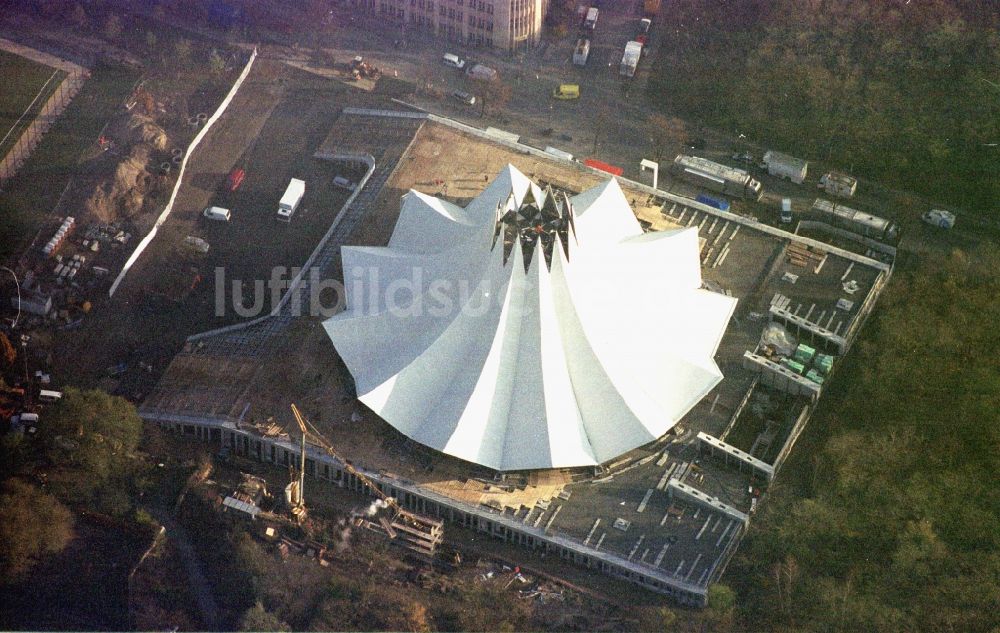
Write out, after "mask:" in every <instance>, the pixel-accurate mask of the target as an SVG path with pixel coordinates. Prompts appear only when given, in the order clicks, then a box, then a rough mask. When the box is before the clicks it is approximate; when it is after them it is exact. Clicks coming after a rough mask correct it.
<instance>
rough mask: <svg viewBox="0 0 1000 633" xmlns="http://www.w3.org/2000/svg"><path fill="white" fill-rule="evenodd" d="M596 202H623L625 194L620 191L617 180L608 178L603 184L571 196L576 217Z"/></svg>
mask: <svg viewBox="0 0 1000 633" xmlns="http://www.w3.org/2000/svg"><path fill="white" fill-rule="evenodd" d="M598 200H600V201H602V202H604V201H611V200H620V201H622V202H625V203H626V204H627V203H628V201H627V200H626V199H625V192H623V191H622V188H621V185H619V184H618V179H616V178H608V179H607V180H605V181H604V182H602V183H600V184H597V185H594V186H593V187H591V188H590V189H587V190H586V191H583V192H580V193H578V194H577V195H575V196H573V198H572V201H573V207H574V208H575V209H576V210H577V215H578V216H582V215H583V214H584V213H586V212H587V209H589V208H590V207H592V206H593V205H594V203H595V202H597V201H598Z"/></svg>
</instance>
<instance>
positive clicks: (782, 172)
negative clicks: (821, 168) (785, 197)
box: [764, 150, 809, 185]
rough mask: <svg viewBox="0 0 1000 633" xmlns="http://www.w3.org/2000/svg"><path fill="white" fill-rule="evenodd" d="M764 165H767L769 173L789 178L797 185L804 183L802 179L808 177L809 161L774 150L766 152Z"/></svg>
mask: <svg viewBox="0 0 1000 633" xmlns="http://www.w3.org/2000/svg"><path fill="white" fill-rule="evenodd" d="M764 165H765V166H766V167H767V173H769V174H771V175H772V176H779V177H781V178H787V179H788V180H791V181H792V182H794V183H795V184H797V185H801V184H802V181H803V180H805V179H806V172H807V171H808V170H809V163H808V161H804V160H802V159H801V158H795V157H794V156H789V155H788V154H782V153H781V152H776V151H774V150H768V151H767V152H765V153H764Z"/></svg>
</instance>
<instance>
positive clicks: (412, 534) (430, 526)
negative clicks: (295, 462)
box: [289, 403, 444, 554]
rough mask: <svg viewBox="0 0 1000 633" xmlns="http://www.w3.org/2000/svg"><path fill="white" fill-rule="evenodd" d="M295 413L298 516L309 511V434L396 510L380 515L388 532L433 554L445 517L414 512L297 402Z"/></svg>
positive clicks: (295, 504) (294, 511)
mask: <svg viewBox="0 0 1000 633" xmlns="http://www.w3.org/2000/svg"><path fill="white" fill-rule="evenodd" d="M292 413H293V414H294V415H295V421H296V422H297V423H298V425H299V431H300V432H301V433H302V463H301V468H300V469H299V478H298V480H297V481H293V482H292V483H290V484H289V488H290V489H292V490H293V491H294V490H295V489H296V488H297V491H298V496H297V497H295V495H294V494H293V495H292V500H291V501H292V502H291V506H292V514H293V515H294V516H296V517H298V516H301V515H302V514H303V513H304V512H305V497H304V496H303V491H304V489H305V488H304V487H305V470H306V438H308V439H309V441H310V442H311V443H313V444H315V445H316V446H318V447H320V448H322V449H323V450H324V451H326V453H327V454H328V455H330V456H331V457H333V458H334V459H336V460H338V461H339V462H340V463H342V464H343V465H344V470H346V471H347V472H348V473H350V474H352V475H354V476H355V477H357V478H358V481H360V482H361V483H363V484H364V485H365V486H366V487H367V488H368V489H369V490H370V491H371V492H372V493H373V494H374V495H375V496H376V497H377V498H378V499H379V500H380V501H381V502H382V504H384V506H385V507H386V508H390V509H391V510H392V512H393V517H392V519H391V520H389V521H386V520H385V519H380V523H381V525H382V527H383V528H384V529H385V532H386V534H388V535H389V538H391V539H397V538H401V540H402V541H405V543H406V545H407V546H408V547H409V548H410V549H413V550H416V551H420V552H423V553H426V554H433V552H434V549H435V548H436V546H437V545H438V544H440V542H441V539H442V538H443V536H444V528H443V525H444V523H443V521H441V520H439V519H434V518H431V517H425V516H421V515H419V514H414V513H413V512H410V511H409V510H407V509H405V508H403V507H402V506H400V505H399V502H398V501H397V500H396V498H395V497H393V496H390V495H387V494H386V493H385V492H383V491H382V489H381V488H379V487H378V486H377V485H376V484H375V482H374V481H372V480H371V479H370V478H369V477H368V476H367V475H365V474H364V473H362V472H360V471H358V470H357V469H356V468H354V466H352V465H351V464H350V463H349V462H348V461H347V460H345V459H343V458H342V457H341V456H340V455H338V454H337V453H336V451H334V450H333V447H332V446H331V445H330V442H328V441H327V439H326V438H325V437H323V435H322V434H321V433H320V432H319V431H318V430H316V427H314V426H313V425H312V424H310V422H309V421H308V420H307V419H306V418H305V416H304V415H302V412H301V411H299V408H298V407H297V406H295V404H294V403H293V404H292ZM307 427H308V428H307Z"/></svg>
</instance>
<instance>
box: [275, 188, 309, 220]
mask: <svg viewBox="0 0 1000 633" xmlns="http://www.w3.org/2000/svg"><path fill="white" fill-rule="evenodd" d="M305 195H306V181H304V180H299V179H298V178H292V179H291V180H289V181H288V187H286V188H285V193H284V194H282V196H281V200H280V201H279V202H278V219H279V220H280V221H282V222H291V221H292V216H293V215H295V211H296V210H297V209H298V208H299V204H300V203H301V202H302V197H303V196H305Z"/></svg>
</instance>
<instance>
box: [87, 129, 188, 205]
mask: <svg viewBox="0 0 1000 633" xmlns="http://www.w3.org/2000/svg"><path fill="white" fill-rule="evenodd" d="M105 136H106V137H107V138H109V139H112V140H113V141H114V143H115V144H116V145H117V148H118V149H117V152H118V155H119V156H121V157H122V158H121V160H120V161H119V162H118V164H117V165H116V166H115V170H114V174H113V175H112V176H111V177H110V178H107V179H104V180H103V181H101V182H99V183H98V184H97V185H96V186H95V187H94V190H93V192H92V193H91V195H90V197H89V198H87V202H86V207H87V211H89V212H91V213H93V214H94V217H96V218H97V219H99V220H100V221H101V222H115V221H118V220H122V219H126V218H131V217H133V216H136V215H138V214H139V213H141V212H142V209H143V204H144V202H145V200H146V197H147V195H149V193H150V192H151V191H152V190H153V189H154V188H155V187H157V186H159V185H160V183H161V180H162V179H161V178H160V177H159V176H158V175H153V174H152V173H150V172H151V171H155V170H156V167H155V166H154V163H156V162H157V154H158V153H159V152H163V151H165V150H166V149H167V147H168V145H169V142H170V140H169V138H168V137H167V133H166V132H165V131H164V130H163V128H162V127H160V126H159V125H157V124H156V122H155V121H154V120H153V119H152V118H150V117H148V116H146V115H143V114H139V113H136V112H131V113H125V114H123V115H122V116H121V117H119V118H118V119H116V120H115V121H113V122H111V123H110V124H109V125H108V128H107V130H106V132H105Z"/></svg>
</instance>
